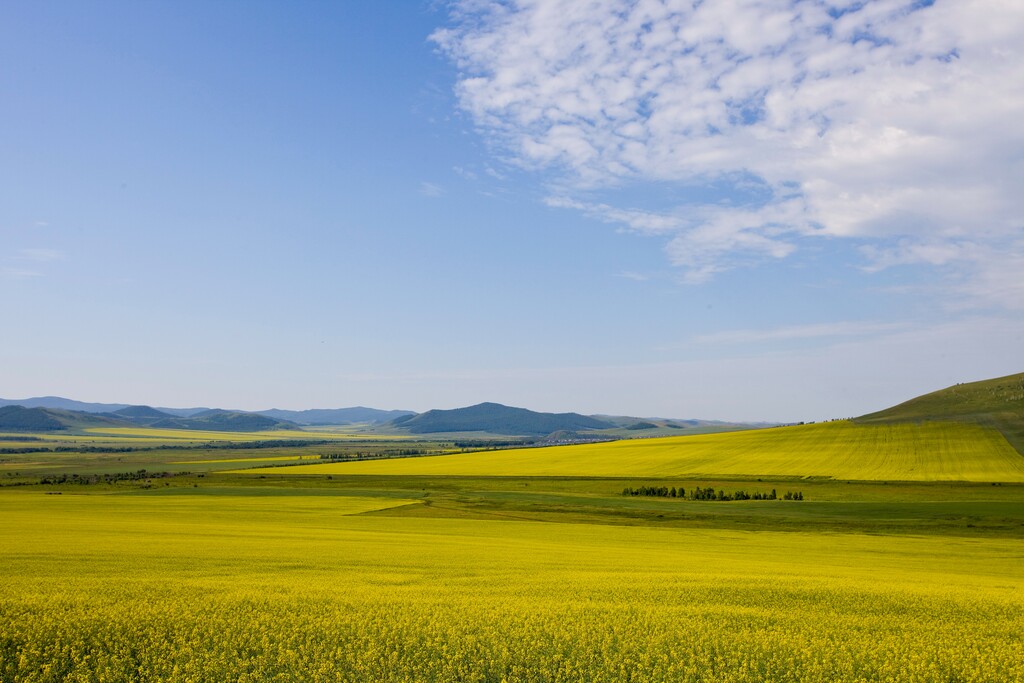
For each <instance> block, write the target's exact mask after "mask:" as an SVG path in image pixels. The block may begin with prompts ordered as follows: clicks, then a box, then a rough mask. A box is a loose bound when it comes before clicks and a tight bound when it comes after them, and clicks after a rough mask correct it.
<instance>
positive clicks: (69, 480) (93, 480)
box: [39, 470, 203, 484]
mask: <svg viewBox="0 0 1024 683" xmlns="http://www.w3.org/2000/svg"><path fill="white" fill-rule="evenodd" d="M189 474H191V472H176V473H172V472H148V471H146V470H136V471H134V472H114V473H113V474H86V475H80V474H60V475H55V476H52V477H43V478H42V479H40V480H39V483H40V484H113V483H114V482H117V481H143V480H145V481H147V482H148V481H150V480H152V479H168V478H170V477H180V476H187V475H189ZM199 476H203V475H199Z"/></svg>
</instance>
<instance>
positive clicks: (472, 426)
mask: <svg viewBox="0 0 1024 683" xmlns="http://www.w3.org/2000/svg"><path fill="white" fill-rule="evenodd" d="M391 425H392V426H394V427H399V428H401V429H403V430H406V431H408V432H410V433H412V434H437V433H441V432H487V433H489V434H506V435H510V436H546V435H548V434H551V433H552V432H558V431H579V430H584V429H614V428H615V425H614V424H612V423H611V422H606V421H604V420H597V419H595V418H592V417H587V416H586V415H580V414H578V413H537V412H534V411H532V410H527V409H525V408H510V407H509V406H503V405H501V404H500V403H479V404H477V405H475V406H469V407H468V408H456V409H454V410H428V411H427V412H425V413H420V414H419V415H407V416H405V417H400V418H398V419H397V420H393V421H392V422H391Z"/></svg>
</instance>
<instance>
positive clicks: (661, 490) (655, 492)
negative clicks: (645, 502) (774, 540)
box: [622, 486, 804, 500]
mask: <svg viewBox="0 0 1024 683" xmlns="http://www.w3.org/2000/svg"><path fill="white" fill-rule="evenodd" d="M622 495H624V496H656V497H660V498H683V499H687V500H778V499H779V496H778V492H777V491H776V490H775V489H772V490H771V492H770V493H761V492H760V491H756V492H754V493H748V492H746V491H742V490H739V491H734V492H732V493H726V492H725V491H724V490H722V489H719V490H718V491H716V490H715V489H714V488H713V487H711V486H708V487H707V488H700V487H698V488H695V489H690V491H689V492H687V491H686V489H684V488H682V487H680V488H678V489H677V488H676V487H675V486H673V487H671V488H669V487H668V486H641V487H640V488H632V487H629V486H627V487H626V488H624V489H622ZM782 499H783V500H803V499H804V494H803V492H802V491H786V493H785V494H783V496H782Z"/></svg>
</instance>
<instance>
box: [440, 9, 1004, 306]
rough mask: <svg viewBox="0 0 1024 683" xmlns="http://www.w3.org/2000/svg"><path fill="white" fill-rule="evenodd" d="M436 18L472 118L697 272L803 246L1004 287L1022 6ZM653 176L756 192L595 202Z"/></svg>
mask: <svg viewBox="0 0 1024 683" xmlns="http://www.w3.org/2000/svg"><path fill="white" fill-rule="evenodd" d="M452 16H453V22H452V25H451V26H450V27H448V28H445V29H442V30H439V31H437V32H436V33H435V34H434V36H433V39H434V40H435V42H436V43H437V44H438V45H439V46H440V48H441V49H442V50H443V51H444V52H445V53H446V54H448V55H449V56H450V57H451V58H452V59H453V60H455V62H456V63H457V64H458V66H459V68H460V77H459V80H458V85H457V92H458V97H459V102H460V105H461V107H462V108H463V109H464V110H465V111H467V112H469V113H470V114H471V115H472V117H473V119H474V121H475V122H476V124H477V126H478V127H479V128H480V130H481V131H483V133H484V134H485V135H486V136H487V137H488V138H489V139H490V140H491V141H492V142H493V143H494V144H495V145H496V146H497V147H498V148H499V149H500V150H502V152H503V154H504V155H505V156H506V157H507V158H508V159H509V160H511V161H512V162H513V163H516V164H519V165H521V166H523V167H525V168H530V169H537V170H543V171H546V172H549V173H551V172H553V173H554V176H555V178H556V179H557V186H558V188H559V189H558V190H557V191H556V192H554V193H553V197H552V199H551V200H549V203H550V204H551V205H553V206H559V207H564V208H571V209H576V210H581V211H583V212H585V213H587V214H588V215H592V216H594V217H597V218H600V219H602V220H607V221H610V222H615V223H620V224H622V225H625V226H627V227H629V228H631V229H634V230H638V231H641V232H645V233H652V232H654V233H659V234H664V235H665V236H666V237H667V239H668V253H669V256H670V258H671V259H672V261H673V262H674V263H675V264H677V265H679V266H681V267H683V268H684V269H685V270H686V272H687V273H688V274H689V275H688V277H689V279H691V280H694V281H700V280H703V279H706V278H707V277H710V276H711V275H713V274H714V273H716V272H718V271H720V270H722V269H725V268H728V267H731V266H732V265H733V264H734V263H735V259H736V258H737V256H750V255H754V256H756V257H759V258H783V257H785V256H787V255H789V254H791V253H792V252H793V251H794V250H796V249H797V248H798V247H799V245H800V244H801V242H802V241H803V240H806V239H807V238H808V237H813V236H816V237H831V238H855V239H857V240H860V241H861V242H862V243H865V244H867V245H869V246H868V248H866V249H865V250H864V254H865V256H866V257H867V267H868V268H875V269H881V268H886V267H891V266H892V265H896V264H901V263H917V264H930V265H934V266H944V267H947V268H952V269H958V272H959V273H960V274H962V275H965V276H970V277H969V278H965V279H964V282H963V284H964V287H963V289H962V290H961V291H963V292H965V293H969V294H971V295H972V296H980V297H982V298H988V299H991V300H992V301H993V302H994V303H1000V302H1006V301H1011V302H1012V300H1013V297H1014V296H1015V294H1016V293H1018V292H1019V287H1018V289H1017V290H1014V287H1013V282H1007V281H1006V278H1005V276H1004V275H1002V273H1005V272H1008V271H1009V270H1011V269H1012V267H1014V266H1015V265H1016V264H1019V262H1020V261H1021V259H1022V258H1024V247H1022V240H1021V237H1022V224H1024V222H1022V218H1021V217H1022V216H1024V193H1022V192H1021V191H1020V188H1021V187H1024V154H1022V152H1024V5H1022V4H1021V3H1019V2H1014V1H1013V0H937V1H936V2H934V3H932V2H929V1H928V0H871V1H869V2H862V1H860V0H857V1H853V0H728V1H726V0H703V1H700V2H698V1H695V0H586V1H581V0H508V1H507V2H500V3H499V2H493V3H490V2H482V1H481V0H456V1H455V3H454V4H453V13H452ZM652 181H654V182H659V183H665V182H668V183H680V184H686V185H687V186H699V185H701V184H704V185H708V186H710V185H712V184H719V185H721V184H725V185H726V186H732V187H734V188H736V189H738V190H739V189H742V188H743V187H744V186H745V185H749V184H750V183H753V184H755V185H757V186H758V187H759V188H760V189H761V190H762V192H760V193H758V195H757V199H756V200H753V199H752V200H749V201H746V202H738V203H734V204H730V205H722V204H721V203H719V202H718V201H717V200H716V201H708V202H707V203H706V204H702V203H700V202H699V201H693V202H689V203H686V204H684V205H680V206H676V207H672V208H671V210H669V211H664V210H659V211H650V210H647V209H646V208H645V207H642V206H641V207H636V206H616V205H613V203H609V202H600V201H593V200H592V199H590V198H591V197H593V195H594V194H595V193H596V192H598V191H600V190H602V189H607V188H609V187H615V186H622V185H630V184H635V183H644V182H652ZM990 281H991V282H990ZM986 283H988V284H986ZM989 285H992V287H994V289H991V290H990V289H989V288H988V286H989ZM1007 287H1009V290H1008V289H1007Z"/></svg>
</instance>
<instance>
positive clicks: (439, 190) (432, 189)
mask: <svg viewBox="0 0 1024 683" xmlns="http://www.w3.org/2000/svg"><path fill="white" fill-rule="evenodd" d="M419 193H420V194H421V195H423V196H424V197H440V196H441V195H443V194H444V188H443V187H441V186H440V185H436V184H434V183H428V182H427V181H423V182H421V183H420V188H419Z"/></svg>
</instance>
